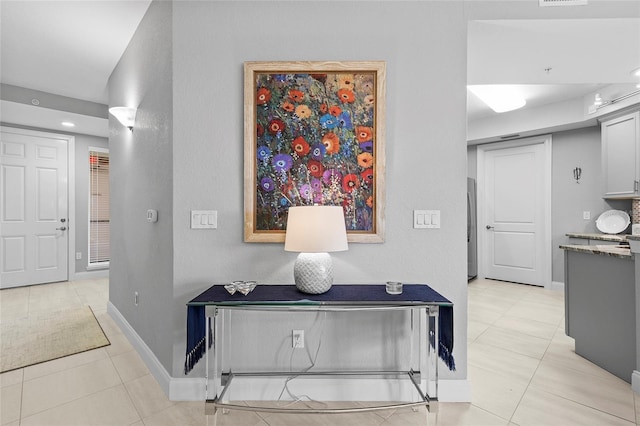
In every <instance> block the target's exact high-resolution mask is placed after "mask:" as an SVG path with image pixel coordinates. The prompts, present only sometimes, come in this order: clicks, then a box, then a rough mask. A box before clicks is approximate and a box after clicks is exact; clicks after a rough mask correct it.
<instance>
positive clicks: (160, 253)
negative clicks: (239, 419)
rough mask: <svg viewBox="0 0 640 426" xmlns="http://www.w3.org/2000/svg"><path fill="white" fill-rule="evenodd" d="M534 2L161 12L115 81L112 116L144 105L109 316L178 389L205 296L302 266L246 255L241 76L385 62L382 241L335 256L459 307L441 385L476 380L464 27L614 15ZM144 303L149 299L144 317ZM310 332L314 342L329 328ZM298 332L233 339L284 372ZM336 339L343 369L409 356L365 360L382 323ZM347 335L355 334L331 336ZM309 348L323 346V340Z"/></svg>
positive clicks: (122, 174) (267, 254)
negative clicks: (425, 224)
mask: <svg viewBox="0 0 640 426" xmlns="http://www.w3.org/2000/svg"><path fill="white" fill-rule="evenodd" d="M523 3H524V2H507V3H504V4H502V2H501V3H500V4H498V3H495V2H457V1H456V2H395V1H394V2H375V1H362V2H339V3H338V2H320V1H308V2H273V1H260V2H231V1H228V2H224V1H214V2H187V1H180V2H175V3H173V4H171V3H168V2H154V3H153V4H152V5H151V7H150V9H149V11H148V12H147V15H146V17H145V19H144V21H143V22H142V24H141V26H140V27H139V29H138V31H137V33H136V35H135V37H134V39H133V41H132V43H131V44H130V46H129V48H128V50H127V52H126V53H125V55H124V56H123V58H122V60H121V62H120V64H119V65H118V67H117V68H116V70H115V71H114V74H113V75H112V78H111V81H110V104H111V105H118V104H123V103H131V104H132V105H138V104H140V107H139V108H140V109H139V110H138V117H139V118H138V125H137V128H136V130H135V131H134V133H133V134H127V133H126V132H124V131H123V130H122V128H121V127H118V125H116V123H113V122H112V123H111V126H112V132H113V133H112V134H113V136H112V138H111V139H110V141H111V142H113V143H112V147H111V155H112V161H113V163H114V169H117V173H116V172H115V170H114V172H113V174H112V176H114V177H113V180H112V191H113V193H112V195H113V196H112V203H113V204H114V210H113V225H112V237H113V239H114V243H113V246H114V251H115V252H116V253H115V254H114V256H113V257H114V259H113V260H112V265H111V266H112V267H111V301H112V303H114V304H115V305H116V307H117V308H118V309H119V310H120V312H121V313H122V314H123V315H124V316H125V318H126V319H127V321H129V323H130V324H131V325H132V326H133V327H134V329H135V330H136V332H137V333H138V334H139V335H140V336H141V337H142V338H143V339H144V340H145V342H147V344H148V345H149V346H150V347H151V349H152V350H153V351H154V353H155V354H156V356H157V357H158V359H159V360H160V361H161V362H162V364H163V365H164V366H165V368H167V370H168V371H169V372H170V374H172V375H173V376H176V377H181V376H182V366H183V362H184V348H185V319H186V309H185V306H184V304H185V303H186V302H187V301H188V300H189V299H190V298H192V297H193V296H194V295H195V294H197V293H198V292H200V291H202V290H203V289H205V288H206V287H208V286H209V285H211V284H212V283H214V282H225V281H229V280H232V279H238V278H240V279H249V278H255V279H257V280H259V281H260V282H261V283H278V282H285V283H286V282H291V281H292V277H291V270H292V266H293V261H294V258H295V254H293V253H286V252H284V251H283V248H282V245H281V244H247V243H244V242H243V223H242V220H243V219H242V218H243V197H242V191H243V182H242V179H243V105H242V102H243V97H242V91H243V83H242V64H243V62H245V61H249V60H251V61H256V60H257V61H259V60H264V61H278V60H283V61H288V60H384V61H386V62H387V103H386V110H387V117H386V142H387V149H386V154H387V169H386V184H387V199H386V242H385V243H384V244H351V246H350V250H349V251H347V252H342V253H337V254H335V255H334V262H335V265H336V277H337V278H336V279H337V281H340V282H351V283H363V282H373V281H378V282H379V281H385V280H387V279H397V280H401V281H405V282H409V281H413V282H426V283H429V284H431V285H432V286H433V287H434V288H436V289H437V290H439V291H441V292H442V293H443V294H445V295H446V296H447V297H449V298H450V299H451V300H452V301H453V302H454V303H455V315H456V329H455V332H456V348H455V351H454V354H455V356H456V358H457V361H458V371H457V372H456V373H455V374H444V375H443V376H444V377H453V378H465V377H466V358H467V353H466V351H467V348H466V322H467V306H466V303H467V302H466V300H467V282H466V277H465V270H466V246H465V238H464V234H465V223H466V222H465V219H466V217H465V215H466V208H465V188H466V179H465V178H466V174H467V163H466V161H467V160H466V158H467V157H466V152H467V150H466V134H465V129H466V114H465V110H466V89H465V87H466V26H467V20H468V19H500V18H503V19H504V18H510V19H517V18H536V17H540V18H549V17H550V16H551V17H553V16H555V17H573V16H574V15H577V16H579V17H589V16H590V14H595V15H597V13H598V11H601V10H602V7H604V6H597V5H594V6H593V7H589V8H549V9H554V10H542V9H541V8H539V7H537V5H536V4H533V3H532V2H531V3H530V4H527V3H524V4H523ZM612 3H613V2H610V3H608V6H607V7H609V5H611V4H612ZM615 3H616V4H619V5H622V4H624V3H625V2H615ZM505 5H506V6H508V7H505ZM559 9H565V10H563V11H560V10H559ZM566 9H571V10H566ZM172 61H173V63H172ZM171 66H172V68H171ZM172 84H173V86H172ZM116 146H117V147H116ZM147 208H157V209H158V210H159V214H160V221H159V222H158V223H157V224H155V225H148V224H147V223H146V222H145V221H144V211H145V210H146V209H147ZM192 209H215V210H218V229H217V230H214V231H197V230H190V229H189V211H190V210H192ZM413 209H439V210H441V212H442V228H441V229H439V230H414V229H413V228H412V210H413ZM116 240H117V241H116ZM135 290H138V291H140V296H141V299H140V300H141V302H140V306H138V307H137V308H134V307H133V303H132V301H133V292H134V291H135ZM403 320H404V319H403V318H392V319H390V321H391V322H392V323H398V322H401V321H403ZM309 321H311V322H310V323H309V329H314V327H319V326H320V325H319V321H318V320H315V319H313V318H310V319H309ZM292 324H294V320H293V319H292V318H289V317H288V316H285V317H284V318H274V319H272V320H268V319H267V318H265V316H264V315H258V316H257V317H255V316H254V317H251V316H249V315H246V316H237V321H236V322H235V326H236V328H234V333H237V334H235V335H237V336H245V339H242V340H241V342H240V343H239V348H238V349H240V350H243V353H242V354H240V356H239V358H238V359H237V362H238V363H240V364H243V365H251V366H255V367H260V363H264V364H266V365H268V366H273V365H274V363H275V364H282V363H284V362H285V360H287V359H288V356H287V355H288V353H289V352H286V355H283V352H282V350H284V349H285V348H286V346H285V345H286V342H287V341H288V340H287V339H288V338H289V336H290V331H291V328H292V327H291V326H292ZM295 324H298V323H295ZM326 327H329V332H328V333H325V334H324V336H325V337H324V339H323V351H322V352H323V353H322V354H321V355H320V358H319V363H321V364H322V365H339V364H341V363H342V362H344V361H343V360H342V358H340V357H337V355H339V354H340V350H341V348H342V346H341V344H340V342H341V339H348V340H353V339H355V340H356V341H357V343H358V346H357V347H356V353H355V355H358V354H362V360H363V362H364V363H366V364H368V365H369V364H370V365H372V366H377V365H386V364H387V363H389V362H390V363H392V364H393V363H394V362H395V361H396V360H397V359H400V358H399V357H402V356H403V354H402V353H395V354H393V353H388V352H389V351H391V352H394V351H396V352H400V351H401V350H400V349H397V348H399V346H397V347H389V346H390V345H384V346H385V348H384V349H383V351H386V352H385V354H383V355H382V356H378V355H371V354H370V352H369V351H368V349H371V350H372V351H371V353H373V351H374V350H378V351H379V350H380V346H381V345H380V344H379V341H380V338H383V339H386V338H387V337H389V335H390V333H391V331H390V330H389V329H388V327H387V326H385V325H383V324H381V323H380V321H379V319H376V318H370V317H369V316H367V315H364V316H361V317H358V318H355V319H353V318H349V319H347V318H334V319H330V320H327V322H326ZM339 330H340V331H342V332H343V334H341V335H340V336H337V337H335V338H334V339H331V338H330V337H328V336H331V335H332V332H337V331H339ZM344 333H346V334H344ZM404 337H406V336H401V338H404ZM308 338H310V339H311V340H312V341H313V340H314V339H316V340H317V339H318V333H317V332H316V333H315V335H314V333H311V335H310V336H308ZM274 349H275V351H276V353H277V352H278V351H280V352H279V354H276V355H275V356H274V357H275V358H274V359H271V358H269V356H267V359H264V356H263V357H262V359H258V358H260V357H259V356H260V355H264V354H268V353H271V351H272V350H274ZM352 355H353V354H352ZM200 367H201V366H200ZM200 373H201V371H198V370H196V371H194V374H200Z"/></svg>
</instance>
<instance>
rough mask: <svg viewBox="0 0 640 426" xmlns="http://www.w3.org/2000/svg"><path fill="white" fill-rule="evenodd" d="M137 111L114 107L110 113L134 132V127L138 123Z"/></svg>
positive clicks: (110, 109)
mask: <svg viewBox="0 0 640 426" xmlns="http://www.w3.org/2000/svg"><path fill="white" fill-rule="evenodd" d="M136 111H137V110H136V109H135V108H132V107H112V108H109V112H110V113H111V114H112V115H113V116H114V117H115V118H117V119H118V121H119V122H120V124H122V125H123V126H124V127H126V128H127V129H129V130H130V131H132V132H133V125H134V124H135V122H136Z"/></svg>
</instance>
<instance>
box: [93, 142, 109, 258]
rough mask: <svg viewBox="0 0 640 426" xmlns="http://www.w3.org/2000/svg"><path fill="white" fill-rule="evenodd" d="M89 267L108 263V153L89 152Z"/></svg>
mask: <svg viewBox="0 0 640 426" xmlns="http://www.w3.org/2000/svg"><path fill="white" fill-rule="evenodd" d="M89 171H90V172H89V175H90V185H89V187H90V189H89V191H90V196H89V265H96V264H100V263H106V262H109V259H110V257H111V254H110V253H111V250H110V248H111V243H110V232H109V224H110V216H109V153H108V152H101V151H89Z"/></svg>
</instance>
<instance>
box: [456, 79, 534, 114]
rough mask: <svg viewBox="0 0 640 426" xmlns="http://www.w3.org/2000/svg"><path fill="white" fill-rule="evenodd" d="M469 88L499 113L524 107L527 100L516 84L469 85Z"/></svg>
mask: <svg viewBox="0 0 640 426" xmlns="http://www.w3.org/2000/svg"><path fill="white" fill-rule="evenodd" d="M468 88H469V90H471V92H472V93H473V94H474V95H476V96H477V97H478V98H480V100H481V101H482V102H484V103H485V104H487V105H488V106H489V107H490V108H491V109H492V110H494V111H495V112H497V113H501V112H507V111H513V110H516V109H518V108H522V107H523V106H525V105H526V104H527V101H526V100H525V99H524V98H523V97H522V95H521V94H520V93H519V90H518V88H517V87H516V86H513V85H508V84H487V85H478V86H468Z"/></svg>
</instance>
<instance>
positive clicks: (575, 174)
mask: <svg viewBox="0 0 640 426" xmlns="http://www.w3.org/2000/svg"><path fill="white" fill-rule="evenodd" d="M581 177H582V168H580V167H576V168H575V169H573V178H574V179H575V180H576V183H580V178H581Z"/></svg>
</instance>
